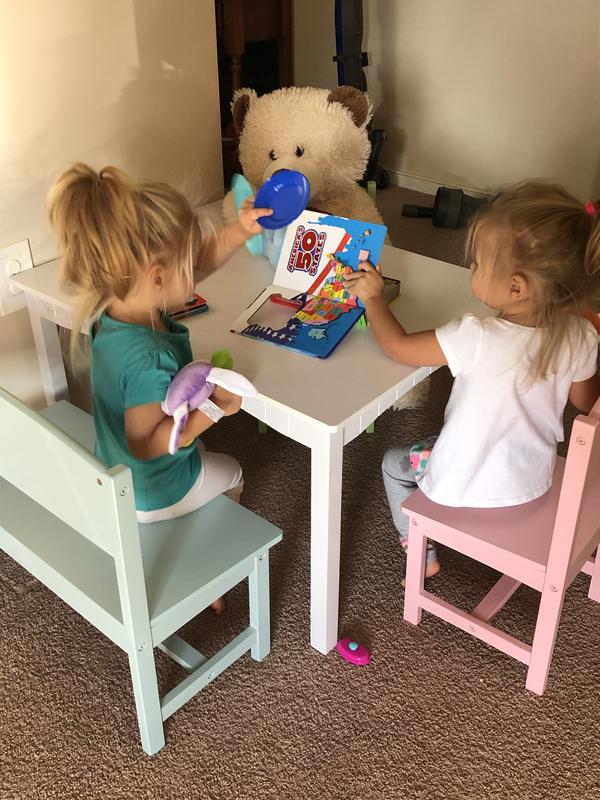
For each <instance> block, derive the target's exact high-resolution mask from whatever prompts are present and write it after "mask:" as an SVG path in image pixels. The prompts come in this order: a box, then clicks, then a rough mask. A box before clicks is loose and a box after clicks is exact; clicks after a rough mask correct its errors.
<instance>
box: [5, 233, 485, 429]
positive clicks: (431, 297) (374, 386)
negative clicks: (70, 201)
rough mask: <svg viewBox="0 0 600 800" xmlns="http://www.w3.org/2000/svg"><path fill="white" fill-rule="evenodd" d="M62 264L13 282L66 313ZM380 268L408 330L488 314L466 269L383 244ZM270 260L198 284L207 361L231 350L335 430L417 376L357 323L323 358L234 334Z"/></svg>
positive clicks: (284, 398)
mask: <svg viewBox="0 0 600 800" xmlns="http://www.w3.org/2000/svg"><path fill="white" fill-rule="evenodd" d="M58 263H59V262H58V261H52V262H49V263H47V264H43V265H41V266H39V267H36V268H35V269H33V270H30V271H28V272H25V273H23V274H22V275H20V276H19V277H18V278H15V279H14V283H16V284H18V285H20V286H21V287H22V288H23V289H24V290H25V291H27V292H29V293H30V294H33V295H36V296H38V297H39V298H40V299H42V300H44V301H46V302H50V303H53V304H54V305H56V306H58V307H60V308H63V309H65V310H68V309H70V308H71V307H72V299H71V297H70V296H69V295H68V294H67V293H66V292H65V291H64V290H62V289H61V288H60V286H59V283H58ZM381 266H382V270H383V273H384V274H385V275H387V276H389V277H392V278H399V279H400V280H401V282H402V285H401V292H400V297H399V298H398V299H397V300H396V301H395V302H394V303H393V305H392V309H393V311H394V313H395V315H396V316H397V317H398V319H399V320H400V321H401V322H402V324H403V325H404V327H405V328H406V329H407V330H408V331H415V330H423V329H426V328H434V327H437V326H439V325H442V324H444V323H445V322H448V321H449V320H451V319H453V318H455V317H457V316H460V315H462V314H464V313H465V312H467V311H472V312H474V313H478V314H486V313H489V310H488V309H486V308H485V306H483V305H482V304H481V303H479V302H478V301H477V300H476V299H475V298H474V297H473V295H472V294H471V290H470V280H469V273H468V271H467V270H466V269H464V268H463V267H457V266H454V265H452V264H447V263H445V262H442V261H436V260H434V259H431V258H426V257H425V256H421V255H418V254H416V253H409V252H408V251H405V250H399V249H397V248H394V247H384V249H383V253H382V258H381ZM273 274H274V270H273V268H272V267H271V266H270V264H269V263H268V262H267V260H266V259H263V258H256V257H254V256H251V255H249V254H248V252H247V251H246V250H245V249H243V250H241V251H240V252H239V253H237V254H236V255H235V256H234V257H233V258H232V259H231V261H230V262H229V263H228V264H226V265H225V266H224V267H223V268H222V269H220V270H219V271H217V272H216V273H214V274H213V275H211V276H210V277H209V278H207V279H206V280H205V281H203V282H202V283H201V284H200V285H199V286H198V291H199V292H200V293H201V294H202V295H203V296H204V297H206V299H207V301H208V305H209V311H208V312H206V313H205V314H200V315H198V316H196V317H189V318H187V319H186V320H184V322H185V324H186V325H187V326H188V327H189V330H190V338H191V342H192V349H193V351H194V356H195V357H196V358H198V359H202V358H205V359H209V358H210V356H211V354H212V353H213V352H214V351H215V350H220V349H222V348H227V349H228V350H229V352H230V353H231V355H232V357H233V361H234V369H236V370H237V371H239V372H241V373H243V374H244V375H246V376H247V377H248V378H249V379H250V380H251V381H253V383H254V384H255V385H256V387H257V389H258V391H259V394H260V395H262V396H263V397H265V398H268V399H269V400H270V401H274V402H276V403H280V404H281V405H282V406H284V407H286V408H287V409H288V410H289V411H292V412H293V413H296V414H299V415H302V416H305V417H308V418H310V419H311V420H313V421H316V422H317V423H320V424H322V425H325V426H327V427H330V428H337V427H338V426H340V425H341V424H343V422H344V421H345V420H347V419H349V418H351V417H352V416H353V415H355V414H356V413H357V412H359V411H360V410H361V409H363V408H365V407H366V406H368V405H369V403H372V402H373V401H374V400H375V399H376V398H378V397H380V396H382V395H384V394H385V393H386V392H389V391H390V390H391V389H393V387H395V386H397V385H398V384H400V383H402V382H403V381H406V379H407V378H410V377H411V376H414V377H415V378H417V376H420V377H422V376H423V375H422V370H420V368H418V367H410V366H403V365H401V364H397V363H395V362H394V361H391V360H390V359H388V358H387V357H386V356H385V355H383V353H382V352H381V350H380V349H379V347H378V346H377V344H376V342H375V340H374V338H373V335H372V334H371V332H370V331H369V330H368V329H365V328H358V327H355V328H354V329H353V330H352V331H350V333H349V334H348V336H347V337H346V338H345V339H344V341H343V342H342V343H341V344H340V345H339V346H338V348H337V349H336V350H335V351H334V352H333V353H332V355H331V356H330V357H329V358H326V359H318V358H311V357H310V356H306V355H302V354H300V353H294V352H292V351H290V350H286V349H285V348H282V347H277V346H275V345H270V344H268V343H266V342H259V341H255V340H252V339H249V338H247V337H244V336H240V335H238V334H233V333H231V332H230V326H231V324H232V322H233V321H234V320H235V319H236V317H237V316H238V315H239V314H240V312H241V311H242V310H243V309H244V308H245V307H247V306H248V305H250V304H251V303H252V302H253V300H254V299H255V298H256V297H257V296H258V295H259V294H260V292H261V291H262V290H263V289H264V288H265V287H266V286H268V285H269V284H270V283H272V281H273Z"/></svg>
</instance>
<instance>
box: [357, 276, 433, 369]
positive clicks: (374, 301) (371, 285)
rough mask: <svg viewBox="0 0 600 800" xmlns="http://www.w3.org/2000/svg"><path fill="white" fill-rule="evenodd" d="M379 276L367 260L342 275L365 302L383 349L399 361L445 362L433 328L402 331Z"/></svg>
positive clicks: (427, 365)
mask: <svg viewBox="0 0 600 800" xmlns="http://www.w3.org/2000/svg"><path fill="white" fill-rule="evenodd" d="M383 286H384V284H383V278H382V276H381V273H380V272H379V268H375V267H373V266H372V265H371V264H369V263H368V262H366V261H365V262H363V263H362V264H361V265H360V268H359V270H358V272H354V273H352V274H350V275H348V276H347V277H346V281H345V287H346V289H348V291H349V292H352V293H353V294H355V295H356V296H357V297H359V298H360V299H361V300H362V301H363V303H364V304H365V309H366V314H367V319H368V321H369V327H370V328H371V329H372V330H373V333H374V334H375V338H376V339H377V341H378V342H379V345H380V347H381V349H382V350H383V352H384V353H385V354H386V355H387V356H389V358H392V359H394V361H398V362H399V363H400V364H410V365H411V366H422V367H439V366H442V365H443V364H447V363H448V362H447V361H446V356H445V355H444V353H443V351H442V348H441V347H440V345H439V342H438V340H437V337H436V335H435V331H432V330H430V331H419V332H418V333H406V331H405V330H404V328H403V327H402V325H400V323H399V322H398V320H397V319H396V317H395V316H394V315H393V314H392V312H391V311H390V307H389V305H388V303H387V301H386V299H385V297H384V295H383Z"/></svg>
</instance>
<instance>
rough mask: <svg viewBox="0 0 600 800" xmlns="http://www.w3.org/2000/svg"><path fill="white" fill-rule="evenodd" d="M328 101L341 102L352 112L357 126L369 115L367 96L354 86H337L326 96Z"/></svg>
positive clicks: (362, 123)
mask: <svg viewBox="0 0 600 800" xmlns="http://www.w3.org/2000/svg"><path fill="white" fill-rule="evenodd" d="M327 102H328V103H341V104H342V105H343V106H345V107H346V108H347V109H348V111H349V112H350V113H351V114H352V119H353V120H354V124H355V125H356V127H357V128H360V126H361V125H364V123H365V122H366V121H367V117H368V116H369V98H368V97H367V95H366V94H365V93H364V92H361V91H360V89H355V88H354V86H338V87H337V89H334V90H333V91H332V92H329V95H328V97H327Z"/></svg>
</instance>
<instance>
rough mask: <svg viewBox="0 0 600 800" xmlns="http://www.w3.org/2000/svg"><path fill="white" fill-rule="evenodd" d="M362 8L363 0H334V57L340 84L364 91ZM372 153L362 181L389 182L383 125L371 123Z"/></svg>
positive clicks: (379, 184)
mask: <svg viewBox="0 0 600 800" xmlns="http://www.w3.org/2000/svg"><path fill="white" fill-rule="evenodd" d="M362 37H363V9H362V0H335V50H336V54H335V56H334V57H333V60H334V61H335V62H336V64H337V74H338V85H339V86H354V87H355V88H356V89H359V90H360V91H361V92H366V91H367V78H366V75H365V70H364V67H367V66H368V65H369V57H368V55H367V53H365V52H364V51H363V49H362ZM368 134H369V141H370V142H371V155H370V156H369V161H368V163H367V168H366V170H365V174H364V176H363V178H362V180H361V181H360V183H361V185H363V186H366V185H367V183H368V182H369V181H375V183H376V184H377V188H378V189H385V188H386V187H387V186H389V185H390V179H389V175H388V174H387V172H386V171H385V170H384V169H382V168H381V167H380V166H379V156H380V154H381V148H382V147H383V143H384V142H385V139H386V135H385V132H384V130H383V129H382V128H372V127H371V125H370V124H369V127H368Z"/></svg>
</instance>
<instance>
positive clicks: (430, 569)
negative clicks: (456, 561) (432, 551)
mask: <svg viewBox="0 0 600 800" xmlns="http://www.w3.org/2000/svg"><path fill="white" fill-rule="evenodd" d="M440 569H441V567H440V562H439V561H438V560H437V559H436V560H435V561H428V562H427V563H426V564H425V577H426V578H433V576H434V575H437V574H438V572H439V571H440ZM400 583H401V584H402V586H406V581H405V580H404V578H402V580H401V581H400Z"/></svg>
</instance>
